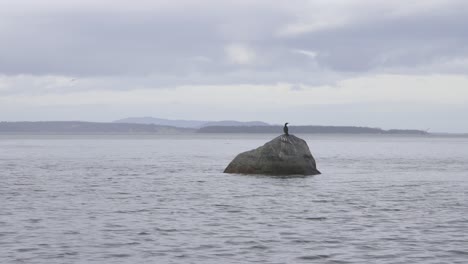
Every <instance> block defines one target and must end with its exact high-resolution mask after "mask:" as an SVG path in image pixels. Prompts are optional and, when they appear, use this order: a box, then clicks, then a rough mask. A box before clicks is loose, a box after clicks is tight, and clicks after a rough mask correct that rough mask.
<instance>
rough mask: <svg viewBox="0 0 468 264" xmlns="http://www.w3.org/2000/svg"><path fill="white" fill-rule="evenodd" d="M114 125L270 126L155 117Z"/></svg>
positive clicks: (125, 120)
mask: <svg viewBox="0 0 468 264" xmlns="http://www.w3.org/2000/svg"><path fill="white" fill-rule="evenodd" d="M114 123H127V124H154V125H163V126H173V127H182V128H201V127H206V126H268V125H269V124H267V123H265V122H260V121H250V122H241V121H233V120H225V121H200V120H171V119H164V118H155V117H130V118H124V119H119V120H116V121H114Z"/></svg>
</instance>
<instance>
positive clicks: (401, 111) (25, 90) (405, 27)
mask: <svg viewBox="0 0 468 264" xmlns="http://www.w3.org/2000/svg"><path fill="white" fill-rule="evenodd" d="M411 2H414V3H411ZM467 14H468V1H465V0H424V1H407V0H405V1H403V0H394V1H388V0H385V1H384V0H342V1H334V0H313V1H306V0H296V1H294V0H289V1H271V0H257V1H255V0H248V1H247V0H246V1H244V0H236V1H221V0H213V1H208V0H197V1H195V0H172V1H167V0H165V1H159V0H151V1H150V0H148V1H146V0H144V1H116V0H99V1H96V0H67V1H63V0H42V1H41V0H29V1H26V0H15V1H10V0H0V121H23V120H29V121H36V120H85V121H112V120H115V119H120V118H124V117H130V116H154V117H160V118H173V119H201V120H225V119H236V120H244V121H248V120H261V121H266V122H271V123H283V122H286V121H289V122H290V123H292V124H294V125H306V124H311V125H360V126H371V127H381V128H416V129H431V130H430V131H434V132H435V131H447V132H468V122H467V121H466V120H467V117H468V26H467V25H468V15H467Z"/></svg>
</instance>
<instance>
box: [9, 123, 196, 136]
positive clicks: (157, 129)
mask: <svg viewBox="0 0 468 264" xmlns="http://www.w3.org/2000/svg"><path fill="white" fill-rule="evenodd" d="M193 132H195V129H189V128H178V127H171V126H160V125H147V124H123V123H122V124H121V123H95V122H80V121H44V122H0V134H180V133H193Z"/></svg>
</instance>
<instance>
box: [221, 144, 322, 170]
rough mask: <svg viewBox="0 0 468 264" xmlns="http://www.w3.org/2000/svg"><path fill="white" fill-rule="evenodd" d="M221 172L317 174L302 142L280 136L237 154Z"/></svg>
mask: <svg viewBox="0 0 468 264" xmlns="http://www.w3.org/2000/svg"><path fill="white" fill-rule="evenodd" d="M224 173H238V174H264V175H317V174H320V171H318V170H317V166H316V162H315V159H314V157H313V156H312V154H311V153H310V150H309V147H308V146H307V143H306V141H305V140H303V139H301V138H298V137H296V136H294V135H281V136H278V137H276V138H274V139H273V140H271V141H270V142H267V143H266V144H265V145H263V146H261V147H259V148H257V149H254V150H250V151H247V152H243V153H241V154H239V155H237V157H235V158H234V160H233V161H231V163H230V164H229V165H228V166H227V168H226V169H225V170H224Z"/></svg>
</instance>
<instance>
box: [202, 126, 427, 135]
mask: <svg viewBox="0 0 468 264" xmlns="http://www.w3.org/2000/svg"><path fill="white" fill-rule="evenodd" d="M289 131H290V132H291V133H297V134H312V133H314V134H402V135H427V134H429V133H427V132H426V131H422V130H400V129H391V130H383V129H380V128H371V127H354V126H290V129H289ZM197 132H198V133H283V126H250V127H239V126H210V127H202V128H200V129H199V130H198V131H197Z"/></svg>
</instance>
